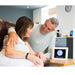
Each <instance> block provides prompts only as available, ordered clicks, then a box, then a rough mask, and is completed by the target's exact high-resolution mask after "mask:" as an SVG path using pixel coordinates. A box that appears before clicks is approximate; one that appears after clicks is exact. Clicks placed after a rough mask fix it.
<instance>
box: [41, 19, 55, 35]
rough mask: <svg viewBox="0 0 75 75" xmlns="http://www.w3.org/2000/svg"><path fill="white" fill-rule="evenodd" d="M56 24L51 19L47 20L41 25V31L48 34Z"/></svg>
mask: <svg viewBox="0 0 75 75" xmlns="http://www.w3.org/2000/svg"><path fill="white" fill-rule="evenodd" d="M55 26H56V25H55V24H51V20H46V22H45V23H44V24H43V25H41V28H40V32H41V33H42V34H47V33H49V32H52V31H54V30H55Z"/></svg>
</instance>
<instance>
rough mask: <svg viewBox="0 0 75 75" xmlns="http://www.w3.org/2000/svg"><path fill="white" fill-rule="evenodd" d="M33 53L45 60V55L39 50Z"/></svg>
mask: <svg viewBox="0 0 75 75" xmlns="http://www.w3.org/2000/svg"><path fill="white" fill-rule="evenodd" d="M35 55H36V56H37V57H39V58H40V59H41V60H42V61H43V62H45V60H46V57H45V55H44V54H43V53H42V52H41V51H39V52H38V53H36V54H35Z"/></svg>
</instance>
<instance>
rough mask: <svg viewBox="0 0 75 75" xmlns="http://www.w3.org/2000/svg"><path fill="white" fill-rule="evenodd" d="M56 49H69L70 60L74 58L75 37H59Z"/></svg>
mask: <svg viewBox="0 0 75 75" xmlns="http://www.w3.org/2000/svg"><path fill="white" fill-rule="evenodd" d="M55 46H56V47H68V58H73V37H57V38H56V43H55Z"/></svg>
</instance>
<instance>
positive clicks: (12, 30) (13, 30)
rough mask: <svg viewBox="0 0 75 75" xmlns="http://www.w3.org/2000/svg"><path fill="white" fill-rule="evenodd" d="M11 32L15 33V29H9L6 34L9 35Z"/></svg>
mask: <svg viewBox="0 0 75 75" xmlns="http://www.w3.org/2000/svg"><path fill="white" fill-rule="evenodd" d="M11 32H15V33H16V31H15V27H10V28H9V29H8V34H10V33H11Z"/></svg>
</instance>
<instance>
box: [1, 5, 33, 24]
mask: <svg viewBox="0 0 75 75" xmlns="http://www.w3.org/2000/svg"><path fill="white" fill-rule="evenodd" d="M21 16H27V17H29V18H30V19H32V20H33V11H32V10H25V9H23V8H17V7H15V6H13V7H12V6H0V19H3V20H5V21H12V22H14V23H16V20H17V19H18V18H19V17H21Z"/></svg>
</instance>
